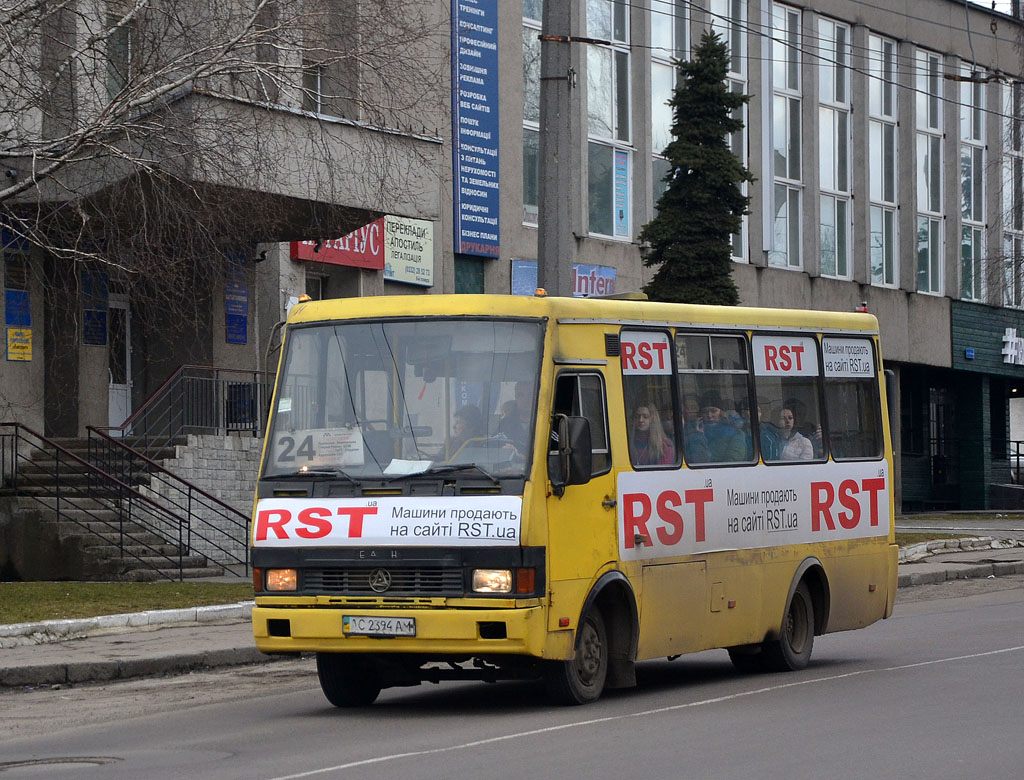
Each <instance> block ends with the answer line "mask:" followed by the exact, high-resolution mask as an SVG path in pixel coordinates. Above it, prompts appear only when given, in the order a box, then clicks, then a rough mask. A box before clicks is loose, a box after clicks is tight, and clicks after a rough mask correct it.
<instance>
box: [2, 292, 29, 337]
mask: <svg viewBox="0 0 1024 780" xmlns="http://www.w3.org/2000/svg"><path fill="white" fill-rule="evenodd" d="M4 298H5V300H4V311H5V312H6V317H7V327H9V328H31V327H32V308H31V307H30V306H29V300H28V290H5V291H4Z"/></svg>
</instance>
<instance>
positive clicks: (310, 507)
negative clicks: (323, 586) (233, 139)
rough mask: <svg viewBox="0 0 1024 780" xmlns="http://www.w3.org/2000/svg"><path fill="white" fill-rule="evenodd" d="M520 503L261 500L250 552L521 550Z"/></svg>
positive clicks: (506, 499)
mask: <svg viewBox="0 0 1024 780" xmlns="http://www.w3.org/2000/svg"><path fill="white" fill-rule="evenodd" d="M522 513H523V499H522V498H521V497H519V496H488V497H486V498H485V497H481V498H460V497H455V496H444V497H437V498H416V497H408V496H400V497H382V498H375V499H364V498H265V499H261V500H260V501H259V503H257V505H256V519H255V522H253V526H252V543H253V546H254V547H467V546H485V547H495V546H516V545H518V544H519V536H520V524H521V521H522Z"/></svg>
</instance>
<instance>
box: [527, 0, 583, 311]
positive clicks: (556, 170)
mask: <svg viewBox="0 0 1024 780" xmlns="http://www.w3.org/2000/svg"><path fill="white" fill-rule="evenodd" d="M579 6H580V3H579V2H578V0H546V2H545V3H544V11H543V14H542V16H541V25H542V29H543V31H542V33H541V42H540V192H539V196H540V197H539V199H538V200H539V202H538V211H539V214H538V221H537V228H538V230H537V285H538V286H539V287H543V288H544V289H545V290H547V292H548V294H549V295H561V296H571V295H572V293H573V285H572V267H573V263H575V262H576V236H575V230H574V228H575V227H576V223H577V220H578V216H577V215H578V214H579V209H580V200H581V194H582V193H581V187H582V184H581V182H580V176H579V171H580V170H581V167H580V166H579V165H574V161H576V160H579V161H580V162H582V158H583V151H582V150H581V149H580V143H581V142H582V138H583V137H582V135H581V129H582V128H581V118H580V108H581V103H582V101H581V96H580V90H579V89H578V87H577V74H578V73H579V51H580V44H579V43H573V42H571V41H572V36H573V35H575V34H576V33H577V32H578V30H577V29H576V28H577V27H578V26H579V21H580V13H579Z"/></svg>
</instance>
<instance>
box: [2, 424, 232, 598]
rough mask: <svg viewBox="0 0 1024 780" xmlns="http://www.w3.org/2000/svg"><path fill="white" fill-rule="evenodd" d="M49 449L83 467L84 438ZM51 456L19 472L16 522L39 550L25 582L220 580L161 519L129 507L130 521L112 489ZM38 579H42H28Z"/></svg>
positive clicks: (142, 506)
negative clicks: (62, 452) (60, 449)
mask: <svg viewBox="0 0 1024 780" xmlns="http://www.w3.org/2000/svg"><path fill="white" fill-rule="evenodd" d="M54 442H55V443H56V444H59V445H60V446H62V447H64V448H65V449H67V450H69V451H70V452H72V453H74V454H75V455H77V456H78V457H80V458H82V459H83V460H88V457H89V442H88V440H87V439H55V440H54ZM54 453H55V451H54V450H53V449H52V448H46V449H39V450H36V451H35V452H34V453H33V454H32V458H31V462H29V463H23V464H22V465H21V467H20V469H19V484H18V490H17V494H18V496H19V498H18V502H17V509H16V512H15V516H16V521H17V522H18V523H19V526H21V527H23V528H24V529H25V532H26V533H31V534H33V538H32V544H33V545H34V546H36V547H38V548H39V554H38V555H36V556H34V558H35V559H36V564H35V565H34V566H32V568H36V569H38V570H39V571H35V572H32V573H31V574H30V573H28V572H24V573H22V576H23V577H24V578H25V579H30V578H31V579H36V578H41V579H69V580H105V581H110V580H120V581H133V582H141V581H155V580H168V579H170V580H178V579H180V578H199V577H218V576H221V575H223V574H224V569H223V567H221V566H219V565H217V564H215V563H212V562H211V561H209V560H208V559H207V558H206V557H204V556H202V555H196V554H187V553H186V552H185V551H183V550H182V548H181V547H180V546H179V545H178V543H177V541H176V537H177V531H176V530H174V529H173V528H172V527H171V524H170V522H169V521H168V520H167V515H166V514H165V513H161V512H159V511H153V508H151V507H150V505H147V504H146V503H145V502H139V501H133V502H132V504H131V508H130V511H131V516H130V517H129V518H127V519H126V518H123V517H121V515H122V514H127V513H128V512H127V509H128V506H127V504H126V503H125V501H124V499H123V498H120V497H119V496H118V489H117V486H116V485H112V484H110V483H108V482H105V481H104V482H101V481H100V480H99V479H98V478H97V477H96V476H95V475H94V474H92V473H90V472H89V470H88V469H86V468H85V467H84V466H83V465H82V464H80V463H77V462H69V461H68V459H67V458H66V457H63V456H62V457H61V459H60V462H59V464H58V462H57V459H56V457H55V454H54ZM174 455H175V450H174V447H173V446H171V447H168V448H167V451H166V452H162V453H158V457H173V456H174ZM153 460H157V458H153ZM58 482H59V489H58ZM133 482H134V483H135V484H134V485H132V487H136V488H139V487H142V486H144V485H145V484H146V483H147V482H148V476H147V475H146V474H145V473H143V472H141V471H140V473H139V476H138V477H137V478H135V479H133ZM121 507H124V508H125V509H126V511H125V512H124V513H122V512H121V511H120V508H121ZM167 537H171V538H170V539H169V538H167ZM43 570H49V571H48V572H44V571H43ZM40 573H43V574H44V576H43V577H38V576H33V575H38V574H40Z"/></svg>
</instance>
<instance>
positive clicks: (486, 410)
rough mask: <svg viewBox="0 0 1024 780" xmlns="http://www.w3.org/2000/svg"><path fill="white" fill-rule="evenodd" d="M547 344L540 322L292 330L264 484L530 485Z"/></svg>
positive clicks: (362, 324) (426, 322)
mask: <svg viewBox="0 0 1024 780" xmlns="http://www.w3.org/2000/svg"><path fill="white" fill-rule="evenodd" d="M542 338H543V324H542V323H541V322H540V321H539V320H508V319H506V320H494V319H472V318H458V319H455V318H451V319H422V318H420V319H415V320H413V319H408V320H383V321H366V320H359V321H352V322H345V323H317V324H312V325H306V326H293V327H291V328H289V330H288V335H287V339H286V343H285V355H284V358H283V361H282V376H281V377H279V379H278V389H277V396H276V408H275V413H274V415H273V423H272V428H271V439H270V445H269V448H268V453H267V457H266V458H265V460H264V471H263V477H265V478H267V477H283V476H287V475H292V474H295V475H302V474H307V475H309V476H310V477H317V476H324V477H331V476H340V477H342V478H345V477H351V478H355V479H358V478H381V477H388V478H395V479H398V478H403V477H410V476H413V475H415V474H420V473H429V472H435V473H436V472H438V471H453V472H454V471H459V470H464V471H466V472H467V473H468V472H469V471H470V470H476V471H479V472H482V473H483V474H485V475H488V476H501V477H523V476H524V475H525V474H526V473H527V471H526V470H527V468H528V466H529V463H528V460H529V453H530V450H531V449H532V442H533V430H534V427H535V425H534V423H535V419H534V416H535V414H536V408H537V403H536V400H537V382H538V372H539V368H540V362H541V360H540V358H541V349H542Z"/></svg>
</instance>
